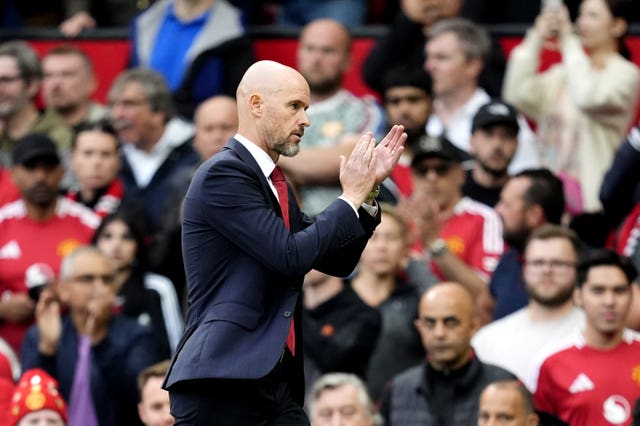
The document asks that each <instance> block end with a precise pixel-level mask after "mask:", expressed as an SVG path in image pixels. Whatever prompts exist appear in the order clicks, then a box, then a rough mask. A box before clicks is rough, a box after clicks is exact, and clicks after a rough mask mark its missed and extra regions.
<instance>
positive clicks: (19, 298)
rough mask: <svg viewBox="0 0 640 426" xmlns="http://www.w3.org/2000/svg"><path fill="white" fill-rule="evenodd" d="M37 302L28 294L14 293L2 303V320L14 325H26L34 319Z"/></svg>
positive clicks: (0, 315)
mask: <svg viewBox="0 0 640 426" xmlns="http://www.w3.org/2000/svg"><path fill="white" fill-rule="evenodd" d="M35 307H36V304H35V302H34V301H33V300H32V299H31V298H30V297H29V296H28V295H27V294H26V293H14V294H12V295H11V296H10V297H8V298H6V299H5V298H3V299H2V300H1V301H0V318H2V319H3V320H5V321H8V322H13V323H24V322H27V321H29V320H31V319H32V318H33V312H34V309H35Z"/></svg>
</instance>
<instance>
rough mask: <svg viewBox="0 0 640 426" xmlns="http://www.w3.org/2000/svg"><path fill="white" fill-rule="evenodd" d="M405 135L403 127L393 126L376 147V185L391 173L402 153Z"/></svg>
mask: <svg viewBox="0 0 640 426" xmlns="http://www.w3.org/2000/svg"><path fill="white" fill-rule="evenodd" d="M406 140H407V134H406V133H404V127H403V126H401V125H395V126H393V127H392V128H391V130H389V133H387V135H386V136H385V137H384V138H383V139H382V141H381V142H380V143H379V144H378V146H376V160H377V162H376V185H380V184H381V183H382V181H384V180H385V179H386V178H387V177H388V176H389V175H390V174H391V172H392V171H393V168H394V167H395V166H396V164H398V160H399V159H400V156H401V155H402V151H404V143H405V142H406Z"/></svg>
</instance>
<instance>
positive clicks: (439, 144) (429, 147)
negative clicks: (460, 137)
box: [411, 135, 469, 166]
mask: <svg viewBox="0 0 640 426" xmlns="http://www.w3.org/2000/svg"><path fill="white" fill-rule="evenodd" d="M428 157H439V158H442V159H445V160H449V161H455V162H456V163H462V162H463V161H465V160H466V159H467V158H468V157H469V156H468V154H467V153H466V152H464V151H462V150H461V149H460V148H458V147H457V146H455V145H454V144H453V143H452V142H451V141H450V140H449V139H447V138H446V137H445V136H430V135H424V136H422V137H421V138H420V139H418V140H417V141H416V143H415V145H414V149H413V159H412V160H411V166H415V165H417V164H418V163H419V162H420V161H421V160H423V159H424V158H428Z"/></svg>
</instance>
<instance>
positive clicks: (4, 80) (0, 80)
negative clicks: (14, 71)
mask: <svg viewBox="0 0 640 426" xmlns="http://www.w3.org/2000/svg"><path fill="white" fill-rule="evenodd" d="M18 80H22V76H21V75H14V76H11V77H10V76H8V75H5V76H2V77H0V85H2V84H11V83H15V82H16V81H18Z"/></svg>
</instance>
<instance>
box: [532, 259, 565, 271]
mask: <svg viewBox="0 0 640 426" xmlns="http://www.w3.org/2000/svg"><path fill="white" fill-rule="evenodd" d="M526 264H527V266H528V267H530V268H533V269H542V268H546V267H547V266H550V267H551V269H553V270H557V271H559V270H568V269H570V268H575V266H576V263H575V262H569V261H566V260H558V259H553V260H545V259H534V260H527V262H526Z"/></svg>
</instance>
